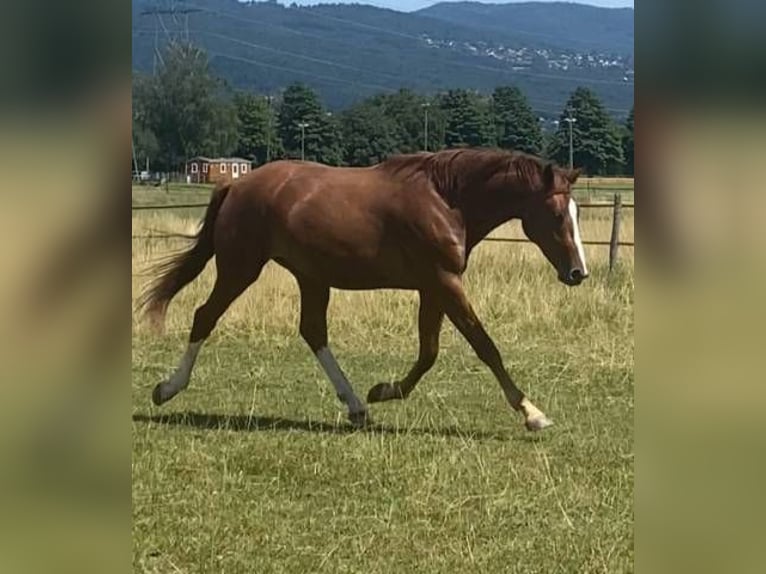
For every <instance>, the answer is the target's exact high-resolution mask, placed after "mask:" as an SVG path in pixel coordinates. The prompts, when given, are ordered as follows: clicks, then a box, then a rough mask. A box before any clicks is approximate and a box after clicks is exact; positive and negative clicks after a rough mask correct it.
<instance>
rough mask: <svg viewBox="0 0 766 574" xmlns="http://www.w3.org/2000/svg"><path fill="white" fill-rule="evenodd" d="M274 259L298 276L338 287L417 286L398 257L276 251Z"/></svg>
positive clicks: (410, 273)
mask: <svg viewBox="0 0 766 574" xmlns="http://www.w3.org/2000/svg"><path fill="white" fill-rule="evenodd" d="M274 260H275V261H276V262H277V263H279V264H280V265H282V266H283V267H285V268H286V269H288V270H289V271H291V272H292V273H293V274H295V275H297V276H299V277H307V278H310V279H314V280H315V281H317V282H319V283H322V284H325V285H329V286H330V287H335V288H338V289H416V288H417V287H418V282H417V280H416V276H415V273H412V272H410V271H409V270H408V269H407V265H406V264H405V262H404V261H402V260H400V259H399V258H396V257H380V258H372V259H368V258H359V257H338V256H328V255H326V254H319V253H315V254H313V255H312V254H307V255H306V256H302V257H289V256H284V255H277V256H275V257H274Z"/></svg>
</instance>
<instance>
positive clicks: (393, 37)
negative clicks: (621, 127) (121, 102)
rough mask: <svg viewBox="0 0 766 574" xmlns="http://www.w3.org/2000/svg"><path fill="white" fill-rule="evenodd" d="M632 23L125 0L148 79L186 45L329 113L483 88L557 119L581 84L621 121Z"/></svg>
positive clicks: (506, 12) (501, 9) (589, 16)
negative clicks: (516, 91) (298, 87)
mask: <svg viewBox="0 0 766 574" xmlns="http://www.w3.org/2000/svg"><path fill="white" fill-rule="evenodd" d="M514 10H516V11H514ZM618 22H619V25H618V24H617V23H618ZM632 22H633V11H632V10H627V11H626V10H609V9H603V8H593V7H587V6H579V5H571V4H558V3H529V4H523V5H518V4H510V5H494V6H492V5H489V6H486V5H485V6H482V5H479V4H476V3H456V4H437V5H435V6H432V7H430V8H427V9H424V10H421V11H418V12H415V13H403V12H396V11H393V10H386V9H382V8H375V7H372V6H367V5H358V4H356V5H348V4H334V5H329V4H328V5H320V6H314V7H298V6H292V7H285V6H282V5H280V4H277V3H276V2H262V3H242V2H239V1H238V0H189V1H182V0H173V1H172V2H171V1H170V0H133V22H132V26H133V68H134V70H137V71H141V72H151V71H152V70H153V68H154V66H155V61H156V59H157V56H156V55H155V46H159V47H162V45H163V44H164V43H166V42H167V41H169V40H171V39H189V40H191V41H192V42H194V43H195V44H198V45H200V46H201V47H203V48H204V49H205V50H207V52H208V54H209V56H210V58H211V63H212V66H213V69H214V71H215V73H216V74H218V75H219V76H221V77H223V78H224V79H225V80H226V81H227V82H228V83H229V84H230V85H231V86H232V87H235V88H240V89H249V90H254V91H257V92H269V93H276V92H278V91H279V90H281V89H283V88H284V87H285V86H287V85H289V84H290V83H293V82H295V81H301V82H304V83H306V84H308V85H310V86H311V87H313V88H315V89H316V90H317V91H318V92H319V94H320V95H321V97H322V99H323V100H324V102H325V103H326V104H327V105H328V106H329V107H331V108H336V109H337V108H342V107H346V106H348V105H349V104H351V103H354V102H356V101H358V100H361V99H363V98H366V97H369V96H371V95H373V94H375V93H380V92H386V91H395V90H397V89H398V88H400V87H408V88H411V89H413V90H416V91H418V92H423V93H434V92H438V91H441V90H445V89H448V88H460V87H462V88H471V89H476V90H480V91H483V92H489V91H491V90H492V89H493V88H494V87H496V86H498V85H504V84H514V85H517V86H519V87H520V88H521V89H522V90H523V91H524V92H525V93H526V95H527V97H528V98H529V101H530V103H531V104H532V106H533V108H534V110H535V111H536V112H537V113H539V114H540V115H545V116H554V115H556V116H557V115H558V114H559V113H560V111H561V107H562V105H563V104H564V102H565V101H566V100H567V98H568V97H569V95H570V94H571V92H572V91H573V90H574V89H575V88H576V87H577V86H579V85H583V86H588V87H590V88H592V89H593V90H594V91H595V92H596V93H597V94H598V95H599V97H600V98H601V99H602V101H603V102H604V105H605V106H606V107H607V109H608V110H609V111H610V112H611V113H612V114H613V115H615V116H616V117H625V116H626V115H627V112H628V110H629V109H630V107H631V106H632V104H633V47H632V38H633V29H632ZM599 30H601V31H602V32H603V33H600V32H599Z"/></svg>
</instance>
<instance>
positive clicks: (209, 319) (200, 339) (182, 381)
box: [152, 263, 264, 405]
mask: <svg viewBox="0 0 766 574" xmlns="http://www.w3.org/2000/svg"><path fill="white" fill-rule="evenodd" d="M263 265H264V263H259V264H258V265H256V266H254V267H252V266H248V267H244V268H243V267H240V268H239V269H238V270H237V271H236V273H232V272H231V271H226V272H223V273H222V272H221V265H220V264H219V265H218V277H217V278H216V281H215V285H213V290H212V291H211V293H210V296H209V297H208V299H207V301H205V303H203V304H202V305H201V306H200V307H198V308H197V310H196V311H195V312H194V322H193V324H192V329H191V334H190V336H189V344H188V346H187V348H186V352H185V353H184V356H183V357H182V358H181V362H180V363H179V365H178V368H177V369H176V370H175V372H174V373H173V375H171V377H170V378H169V379H168V380H167V381H165V382H162V383H160V384H158V385H157V386H156V387H154V391H153V392H152V401H153V402H154V404H155V405H161V404H162V403H165V402H167V401H169V400H170V399H172V398H173V397H174V396H175V395H177V394H178V393H179V392H180V391H182V390H183V389H185V388H186V387H187V386H188V385H189V379H190V378H191V373H192V369H193V368H194V363H195V362H196V360H197V354H198V353H199V350H200V348H201V347H202V343H204V342H205V339H207V338H208V336H209V335H210V333H211V332H212V331H213V329H214V328H215V325H216V323H217V322H218V320H219V319H220V318H221V316H222V315H223V314H224V313H225V312H226V309H228V308H229V305H231V304H232V302H233V301H234V300H235V299H236V298H237V297H239V296H240V295H241V294H242V293H243V292H244V291H245V289H247V288H248V286H250V285H251V284H252V283H253V282H254V281H255V280H256V279H257V278H258V276H259V275H260V272H261V269H262V268H263ZM231 268H232V267H231V266H228V265H227V266H226V269H231ZM235 269H236V268H235ZM243 269H248V270H249V272H248V273H243V272H242V270H243Z"/></svg>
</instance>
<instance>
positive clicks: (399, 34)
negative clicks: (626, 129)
mask: <svg viewBox="0 0 766 574" xmlns="http://www.w3.org/2000/svg"><path fill="white" fill-rule="evenodd" d="M185 5H186V6H190V7H194V8H197V9H198V10H200V11H202V12H206V13H210V14H216V15H221V16H225V17H228V18H233V19H236V20H237V21H245V22H252V23H256V24H259V25H262V26H267V27H269V26H272V24H270V23H267V22H262V21H259V20H253V19H248V18H244V17H240V16H239V15H235V14H232V13H228V12H224V11H223V10H211V9H209V8H205V7H203V6H198V5H195V4H186V3H185ZM302 13H303V14H308V15H311V16H315V17H318V18H324V19H326V20H331V21H335V22H340V23H343V24H347V25H349V26H356V27H359V28H365V29H369V30H376V31H378V32H382V33H385V34H389V35H392V36H397V37H403V38H407V39H410V40H415V41H417V42H422V41H423V38H422V37H420V36H414V35H412V34H405V33H403V32H397V31H395V30H390V29H388V28H382V27H380V26H373V25H371V24H364V23H362V22H356V21H354V20H347V19H345V18H338V17H336V16H328V15H327V14H322V13H320V12H316V11H314V10H304V11H303V12H302ZM273 26H274V27H278V28H280V29H284V30H290V31H291V32H292V33H294V34H297V35H305V36H307V37H311V38H315V39H321V40H328V38H326V37H323V36H318V35H313V34H308V33H305V32H303V31H296V30H292V29H290V28H286V27H284V26H278V25H273ZM347 45H348V44H347ZM442 63H443V64H446V65H453V66H461V67H464V68H474V69H477V70H485V71H490V72H493V73H500V74H507V75H522V76H529V77H539V78H545V79H555V80H562V81H570V82H580V83H586V84H588V83H590V84H604V85H615V86H625V87H627V86H632V85H633V83H632V82H624V81H620V80H605V79H599V78H584V77H579V76H571V75H564V76H561V75H556V74H546V73H545V72H527V71H523V70H506V69H503V68H496V67H492V66H485V65H482V64H470V63H467V62H457V61H450V60H446V59H445V60H444V61H443V62H442Z"/></svg>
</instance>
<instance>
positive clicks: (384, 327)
mask: <svg viewBox="0 0 766 574" xmlns="http://www.w3.org/2000/svg"><path fill="white" fill-rule="evenodd" d="M148 193H156V190H153V191H145V190H138V191H136V192H134V204H137V203H139V202H143V203H145V204H146V203H150V201H148V200H147V196H146V194H148ZM161 193H162V194H163V195H164V192H161ZM194 194H196V195H197V197H196V200H200V199H201V200H203V201H204V200H206V199H207V196H208V194H209V191H207V190H202V191H194V190H191V191H189V190H181V191H176V190H172V191H171V193H170V194H167V195H166V196H165V200H166V202H168V203H175V204H178V203H185V202H186V201H187V199H188V196H191V195H194ZM142 195H143V196H144V197H142ZM148 198H149V199H150V200H151V201H154V199H155V198H156V196H153V195H150V196H148ZM201 213H202V212H201V210H170V211H163V212H151V211H137V212H134V217H133V232H134V234H136V235H141V234H144V233H148V232H150V231H154V230H162V231H191V230H193V229H194V227H195V224H196V220H197V219H198V218H199V216H200V215H201ZM626 215H627V216H630V218H629V219H627V220H626V221H625V222H624V225H623V233H624V239H632V232H633V224H632V212H627V213H626ZM610 225H611V224H610V221H609V214H608V210H589V211H584V212H583V220H582V227H583V235H584V237H585V238H586V239H605V238H608V236H609V229H610ZM519 233H520V231H519V229H518V226H517V225H511V226H506V228H505V229H501V230H498V231H497V232H496V235H501V236H516V235H518V234H519ZM181 245H182V243H180V242H179V241H178V240H170V239H169V240H153V241H146V240H140V239H139V240H134V242H133V270H134V280H133V290H134V294H135V293H137V292H138V290H139V287H140V286H141V285H142V284H143V282H144V281H145V277H143V276H142V275H141V273H142V271H143V270H145V268H146V266H147V264H148V263H149V261H151V260H152V259H153V258H155V257H157V256H159V255H161V254H162V253H165V252H167V251H168V250H169V249H171V248H174V247H179V246H181ZM606 251H607V250H606V249H605V248H601V247H593V248H588V249H587V253H588V256H589V259H590V261H589V262H590V266H591V268H592V277H591V279H589V280H588V282H586V283H585V284H584V285H583V286H581V287H579V288H576V289H568V288H566V287H564V286H562V285H560V284H559V283H558V282H557V281H556V279H555V274H554V272H553V271H552V269H550V268H549V267H548V264H547V263H545V262H544V260H543V257H542V255H541V254H539V253H538V251H537V248H536V247H534V246H532V245H527V244H499V243H486V244H482V245H481V246H480V247H479V248H478V249H477V250H476V252H475V253H474V255H473V257H472V261H471V264H470V266H469V271H468V273H467V275H466V283H467V286H468V292H469V295H470V297H471V300H472V302H473V304H474V306H475V308H476V309H477V312H478V314H479V316H480V317H481V318H482V319H483V320H484V322H485V325H486V327H487V330H488V331H489V332H490V334H491V335H492V336H493V337H494V339H495V341H496V343H497V344H498V347H499V348H500V350H501V352H502V353H503V355H504V357H505V360H506V365H507V367H508V368H509V370H510V372H511V374H512V375H514V376H515V378H516V380H517V382H518V384H519V385H520V386H521V387H522V388H523V389H524V390H526V391H527V392H528V393H529V394H530V396H531V398H532V399H533V400H534V401H535V402H536V403H537V404H538V405H539V406H540V407H542V408H543V409H544V410H545V411H546V412H547V414H548V415H549V416H551V418H553V419H554V420H555V422H556V426H554V427H552V428H551V429H548V430H547V431H545V432H544V433H541V434H539V435H531V434H529V433H528V432H527V431H525V430H524V428H523V425H522V422H521V418H520V417H518V416H516V415H515V414H514V413H512V412H511V411H510V409H509V408H508V406H507V404H506V403H505V400H504V398H503V395H502V392H501V391H500V388H499V385H498V384H497V383H496V382H495V381H494V379H493V378H492V376H491V374H490V373H489V371H488V369H487V368H486V367H485V366H484V365H483V364H482V363H480V361H479V360H478V359H477V358H476V357H475V356H474V354H473V352H472V351H471V350H470V348H469V347H468V345H467V344H466V343H465V342H464V341H463V340H462V339H461V338H460V337H459V335H458V334H457V333H456V332H455V330H454V329H453V328H452V326H451V325H448V324H446V325H445V328H444V329H443V331H442V342H441V354H440V357H439V359H438V361H437V363H436V366H435V367H434V368H433V370H432V371H431V372H430V373H429V374H428V375H426V377H425V379H424V380H423V381H422V382H421V384H420V386H419V387H418V388H417V389H416V390H415V392H414V393H413V394H412V396H411V397H410V398H409V399H408V400H407V401H403V402H399V403H385V404H382V405H373V406H372V407H371V414H372V416H373V417H374V419H375V422H376V425H375V426H373V427H372V428H371V429H369V430H363V431H353V430H352V429H351V428H350V427H348V426H347V424H346V422H345V411H344V408H343V407H342V405H340V404H339V403H338V401H337V400H336V399H335V396H334V393H333V391H332V389H331V386H330V383H329V382H328V381H326V379H325V377H324V375H323V373H322V372H321V371H320V369H319V367H318V365H317V364H316V361H315V359H314V358H313V357H312V355H311V354H310V352H309V351H308V349H307V347H306V346H305V344H304V343H303V342H302V340H301V339H300V337H299V336H298V334H297V322H298V321H297V316H298V293H297V288H296V286H295V283H294V281H293V280H292V278H291V277H290V276H289V275H287V274H286V273H285V272H284V271H283V270H282V269H280V268H279V267H277V266H276V265H274V264H269V265H268V266H267V268H266V269H265V271H264V273H263V275H262V277H261V279H260V280H259V281H258V283H257V284H256V285H255V286H253V287H252V288H251V289H250V290H249V291H248V292H247V293H246V294H245V295H244V296H243V297H241V298H240V299H239V300H238V301H237V302H236V303H235V304H234V305H233V306H232V308H231V309H230V310H229V312H228V313H227V315H226V316H225V317H224V318H223V319H222V321H221V322H220V323H219V326H218V328H217V329H216V331H215V332H214V334H213V335H212V336H211V338H210V340H209V341H208V343H207V344H206V346H205V348H204V349H203V351H202V353H201V355H200V359H199V362H198V364H197V367H196V370H195V373H194V375H193V377H192V382H191V385H190V387H189V389H187V390H186V391H185V392H184V393H182V394H180V395H179V396H178V397H176V398H175V399H174V400H173V401H172V402H170V403H168V404H166V405H165V406H163V407H162V408H156V407H154V406H153V405H152V404H151V401H150V394H151V389H152V387H153V386H154V385H155V384H156V383H157V382H158V381H159V380H161V379H162V378H163V377H165V376H166V375H167V374H168V373H169V372H170V371H171V370H172V369H173V368H174V367H175V365H176V364H177V362H178V360H179V358H180V355H181V353H182V352H183V349H184V347H185V341H186V338H187V336H188V329H189V327H190V325H191V318H192V313H193V310H194V308H195V307H196V306H197V305H199V304H200V303H201V302H202V301H203V300H204V298H205V297H206V295H207V293H208V292H209V289H210V286H211V282H212V278H213V276H214V270H213V265H210V266H209V267H208V269H207V270H206V271H205V273H203V275H202V276H201V277H200V278H199V279H198V280H197V282H195V283H194V284H192V285H191V286H189V288H187V290H185V291H184V292H182V293H181V294H180V295H179V297H178V298H177V299H176V300H175V301H174V302H173V304H172V305H171V309H170V314H169V317H168V322H167V333H166V334H165V335H164V336H161V337H159V336H155V335H153V334H151V333H150V332H149V331H148V330H147V329H146V328H145V327H144V326H143V325H141V324H140V323H138V321H137V320H134V325H133V539H134V547H133V548H134V549H133V564H134V571H136V572H216V573H217V572H227V573H229V572H257V573H271V572H274V573H277V572H284V573H288V572H289V573H303V572H327V573H336V572H344V573H345V572H348V573H352V572H354V573H356V572H365V573H398V572H418V573H420V572H424V573H432V572H434V573H435V572H444V573H452V572H525V573H527V572H529V573H532V572H540V573H551V572H562V573H573V572H577V573H581V572H609V573H614V572H630V571H632V570H633V567H632V560H633V538H632V536H633V529H632V524H633V511H632V500H633V349H634V345H633V324H634V323H633V301H634V270H633V269H634V266H633V253H632V250H630V249H623V251H621V259H620V264H619V266H618V268H617V269H616V270H615V272H614V273H613V274H612V275H610V276H607V274H606ZM415 301H416V296H415V295H414V294H412V293H407V292H395V291H379V292H363V293H350V292H341V291H334V292H333V298H332V301H331V306H330V312H329V324H330V339H331V344H332V347H333V349H334V352H335V354H336V356H337V357H338V360H339V362H340V363H341V364H342V366H343V367H344V369H345V370H346V372H347V374H348V375H349V378H350V379H351V381H352V383H353V384H354V386H355V389H356V390H357V394H359V395H360V396H362V395H364V394H366V392H367V390H368V389H369V388H370V387H371V386H372V385H374V384H375V383H378V382H380V381H384V380H389V381H390V380H394V379H396V378H398V377H401V376H402V375H403V374H404V373H405V372H406V370H407V369H408V368H409V366H410V364H411V361H412V360H413V359H414V358H415V354H416V350H417V335H416V326H415V319H416V307H415Z"/></svg>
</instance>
